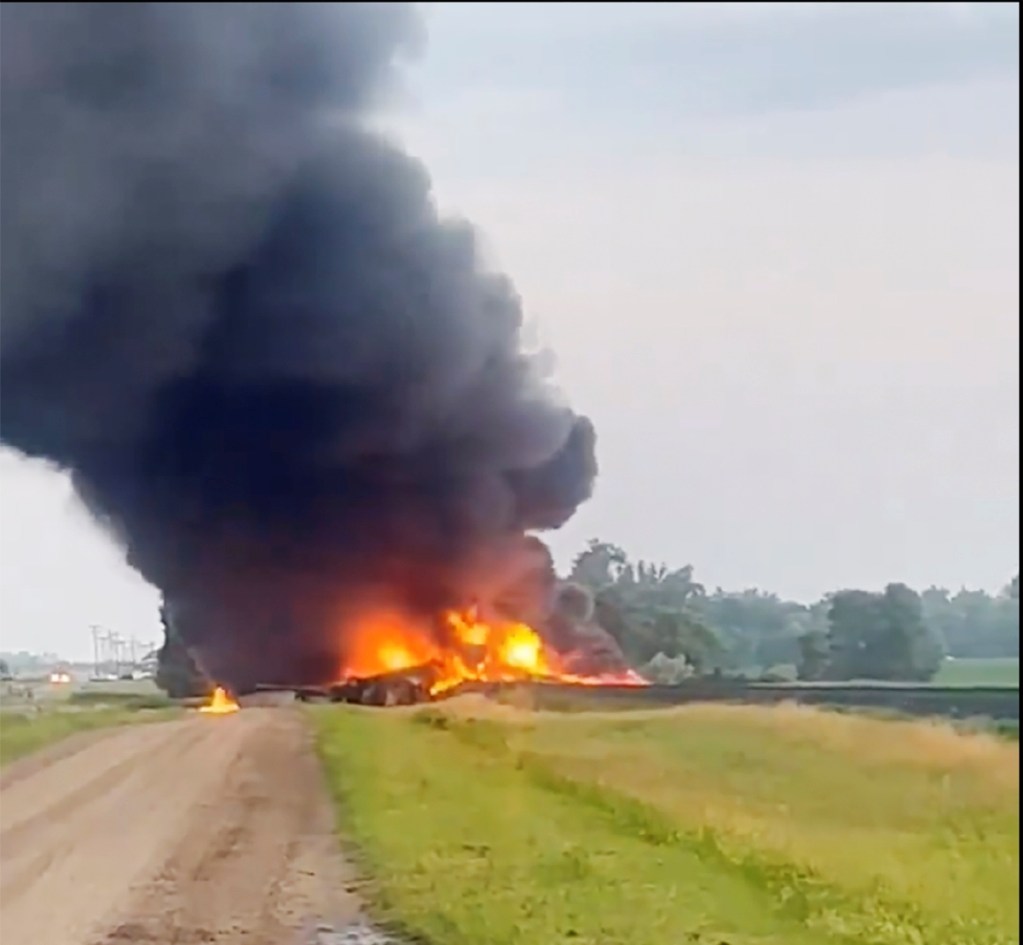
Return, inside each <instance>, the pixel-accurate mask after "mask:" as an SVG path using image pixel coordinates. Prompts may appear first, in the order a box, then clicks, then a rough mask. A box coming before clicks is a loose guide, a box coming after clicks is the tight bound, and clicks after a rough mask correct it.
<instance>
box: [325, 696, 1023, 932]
mask: <svg viewBox="0 0 1023 945" xmlns="http://www.w3.org/2000/svg"><path fill="white" fill-rule="evenodd" d="M311 712H312V715H313V718H314V720H315V724H316V728H317V733H318V742H319V746H320V751H321V754H322V756H323V758H324V762H325V766H326V770H327V773H328V779H329V782H330V784H331V786H332V789H333V791H334V792H335V796H336V799H337V802H338V804H339V807H340V809H341V816H342V820H341V823H342V824H343V825H344V830H345V831H346V834H347V836H348V839H349V840H350V841H351V842H353V843H354V845H355V849H356V851H357V853H358V855H359V856H360V857H361V858H362V862H363V865H364V868H365V871H366V873H367V875H368V876H370V877H372V884H371V887H370V888H371V895H372V896H373V897H374V899H375V903H376V906H377V908H378V909H379V912H380V915H381V917H382V918H384V919H386V920H389V921H391V922H394V923H395V924H396V925H399V926H401V927H403V928H404V929H405V930H406V931H408V932H410V933H412V934H414V935H415V936H418V937H419V938H420V939H422V940H425V941H427V942H431V943H438V945H441V943H443V945H477V943H479V942H487V943H492V945H504V943H507V945H511V943H530V945H535V943H538V942H540V943H555V942H569V941H571V942H574V943H578V945H597V943H600V945H614V943H621V945H625V943H629V945H676V943H686V942H688V943H694V945H696V943H699V945H722V943H727V945H754V943H756V945H801V943H815V945H854V943H855V945H868V943H873V945H966V943H970V945H1009V943H1014V945H1015V943H1018V941H1019V936H1018V917H1019V906H1018V895H1017V883H1018V876H1019V841H1018V826H1019V815H1018V799H1019V774H1018V770H1019V769H1018V764H1019V749H1018V745H1016V744H1011V743H1006V742H1002V741H998V740H997V739H994V738H991V737H987V736H984V735H964V734H961V733H958V732H955V731H953V730H952V729H950V728H947V727H944V726H941V725H937V724H929V723H924V722H897V721H881V720H877V719H871V718H864V717H859V716H855V715H848V714H842V715H840V714H835V713H827V712H821V711H816V710H812V709H807V708H797V707H791V706H782V707H778V708H753V707H740V706H723V705H702V706H690V707H684V708H678V709H670V710H660V711H647V712H630V713H617V714H613V713H608V714H603V715H602V714H597V713H580V714H573V715H556V714H549V713H531V712H529V711H526V710H522V709H516V708H513V707H506V706H498V705H495V704H493V703H489V702H486V701H484V700H482V699H478V698H472V697H466V698H464V699H455V700H452V701H451V702H450V703H447V704H445V705H444V706H443V707H441V708H427V709H418V710H390V711H387V712H374V711H372V710H365V709H354V708H340V707H329V708H328V707H324V708H316V709H313V710H311Z"/></svg>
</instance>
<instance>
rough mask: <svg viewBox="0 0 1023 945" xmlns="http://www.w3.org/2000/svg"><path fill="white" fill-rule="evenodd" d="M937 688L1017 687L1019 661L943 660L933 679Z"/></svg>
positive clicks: (1009, 659)
mask: <svg viewBox="0 0 1023 945" xmlns="http://www.w3.org/2000/svg"><path fill="white" fill-rule="evenodd" d="M934 684H935V685H938V686H1015V687H1017V688H1018V687H1019V660H1018V659H1016V658H1015V657H1003V658H999V659H958V660H945V662H944V663H943V664H942V666H941V669H940V670H938V675H937V676H936V677H935V678H934Z"/></svg>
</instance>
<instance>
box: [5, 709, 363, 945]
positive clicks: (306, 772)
mask: <svg viewBox="0 0 1023 945" xmlns="http://www.w3.org/2000/svg"><path fill="white" fill-rule="evenodd" d="M349 879H350V877H349V876H348V875H347V871H346V869H345V867H344V864H343V862H342V861H341V858H340V855H339V853H338V851H337V844H336V841H335V839H334V835H333V822H332V815H331V812H330V808H329V804H328V800H327V798H326V796H325V791H324V787H323V783H322V779H321V775H320V772H319V769H318V766H317V763H316V760H315V758H314V757H313V754H312V751H311V744H310V736H309V734H308V732H307V730H306V728H305V726H304V725H303V723H302V719H301V716H300V714H299V713H298V712H297V711H296V710H294V709H291V708H253V709H244V710H243V711H241V712H238V713H236V714H234V715H231V716H222V717H213V718H211V717H199V716H195V717H191V718H188V719H186V720H180V721H173V722H165V723H158V724H152V725H138V726H132V727H130V728H123V729H117V730H113V731H110V732H107V733H102V734H94V735H93V736H86V737H84V738H81V739H79V740H70V741H68V742H67V743H63V744H61V745H58V746H56V747H55V748H54V749H53V750H52V751H51V752H49V753H43V754H42V755H40V756H38V757H31V758H27V759H24V760H23V761H21V762H18V763H15V764H13V765H11V766H10V767H9V768H8V769H6V770H5V771H4V772H3V775H2V776H0V941H2V942H3V943H4V945H115V943H116V945H122V943H126V942H139V943H159V945H171V943H178V945H193V943H206V942H217V943H220V942H230V943H244V945H257V943H258V945H291V943H298V942H304V941H310V940H315V935H314V934H313V930H315V928H316V924H317V922H318V921H319V922H323V921H327V922H330V923H337V924H338V926H340V925H341V924H343V923H345V922H347V921H348V920H350V919H352V918H353V917H354V916H355V914H356V912H357V903H356V900H355V897H354V896H353V895H352V894H351V893H350V892H346V884H347V883H348V881H349Z"/></svg>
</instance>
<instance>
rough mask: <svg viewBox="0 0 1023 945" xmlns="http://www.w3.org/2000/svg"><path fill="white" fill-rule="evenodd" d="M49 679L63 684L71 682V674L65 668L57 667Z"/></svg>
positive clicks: (55, 683)
mask: <svg viewBox="0 0 1023 945" xmlns="http://www.w3.org/2000/svg"><path fill="white" fill-rule="evenodd" d="M49 679H50V682H51V683H53V684H54V685H59V686H63V685H66V684H67V683H69V682H71V674H70V673H69V672H67V671H66V670H63V669H55V670H54V671H53V672H52V673H50V676H49Z"/></svg>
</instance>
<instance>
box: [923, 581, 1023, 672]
mask: <svg viewBox="0 0 1023 945" xmlns="http://www.w3.org/2000/svg"><path fill="white" fill-rule="evenodd" d="M921 600H922V603H923V615H924V621H925V622H926V623H927V625H928V626H929V627H931V628H932V629H933V630H934V631H935V632H936V633H937V634H938V635H939V636H940V637H941V639H942V640H943V641H944V644H945V646H946V648H947V650H948V652H949V654H951V655H952V656H956V657H988V658H990V657H1012V656H1015V657H1018V656H1019V576H1018V575H1017V576H1015V577H1014V578H1013V579H1012V580H1011V581H1010V582H1009V583H1008V584H1007V585H1006V586H1005V587H1004V588H1003V589H1002V591H1001V593H999V594H997V595H995V596H992V595H991V594H988V593H987V591H982V590H968V589H966V588H962V589H961V590H959V591H958V592H956V593H955V594H951V593H949V591H947V590H946V589H945V588H939V587H929V588H928V589H927V590H925V591H924V592H923V594H921Z"/></svg>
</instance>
